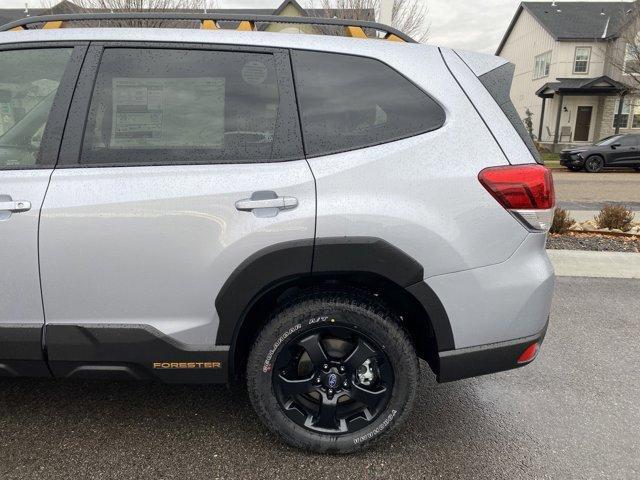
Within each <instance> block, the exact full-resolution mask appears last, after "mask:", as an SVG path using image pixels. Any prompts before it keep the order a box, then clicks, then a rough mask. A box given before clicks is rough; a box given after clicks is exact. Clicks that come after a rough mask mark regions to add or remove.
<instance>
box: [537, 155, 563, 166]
mask: <svg viewBox="0 0 640 480" xmlns="http://www.w3.org/2000/svg"><path fill="white" fill-rule="evenodd" d="M540 155H542V160H543V161H544V164H545V165H546V166H547V167H549V168H564V167H561V166H560V154H559V153H541V154H540Z"/></svg>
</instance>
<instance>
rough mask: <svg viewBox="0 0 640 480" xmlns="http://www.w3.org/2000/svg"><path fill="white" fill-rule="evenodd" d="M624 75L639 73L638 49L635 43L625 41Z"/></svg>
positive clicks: (639, 55) (639, 57) (639, 58)
mask: <svg viewBox="0 0 640 480" xmlns="http://www.w3.org/2000/svg"><path fill="white" fill-rule="evenodd" d="M623 71H624V74H625V75H638V74H640V51H639V49H638V46H637V45H632V44H630V43H627V46H626V48H625V52H624V68H623Z"/></svg>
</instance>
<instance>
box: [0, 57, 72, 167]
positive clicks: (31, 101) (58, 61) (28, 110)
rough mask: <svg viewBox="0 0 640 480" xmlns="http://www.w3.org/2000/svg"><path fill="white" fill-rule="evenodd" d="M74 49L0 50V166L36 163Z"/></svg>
mask: <svg viewBox="0 0 640 480" xmlns="http://www.w3.org/2000/svg"><path fill="white" fill-rule="evenodd" d="M71 52H72V49H71V48H47V49H37V50H36V49H34V50H7V51H2V52H0V168H2V167H13V168H20V167H24V168H28V167H30V166H33V165H35V164H36V162H37V159H38V153H39V150H40V142H41V141H42V134H43V133H44V129H45V126H46V124H47V119H48V118H49V113H50V111H51V107H52V106H53V101H54V98H55V95H56V92H57V91H58V86H59V85H60V81H61V80H62V75H63V74H64V71H65V69H66V67H67V63H68V62H69V60H70V58H71Z"/></svg>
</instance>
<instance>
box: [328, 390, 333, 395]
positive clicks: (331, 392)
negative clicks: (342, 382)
mask: <svg viewBox="0 0 640 480" xmlns="http://www.w3.org/2000/svg"><path fill="white" fill-rule="evenodd" d="M327 394H328V395H330V396H331V395H333V389H332V388H330V389H329V390H327Z"/></svg>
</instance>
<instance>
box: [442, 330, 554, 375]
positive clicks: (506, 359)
mask: <svg viewBox="0 0 640 480" xmlns="http://www.w3.org/2000/svg"><path fill="white" fill-rule="evenodd" d="M548 322H549V320H548V319H547V324H546V325H545V326H544V328H543V329H542V330H541V331H540V332H539V333H537V334H535V335H531V336H529V337H524V338H519V339H516V340H510V341H507V342H499V343H491V344H489V345H481V346H479V347H469V348H461V349H458V350H450V351H447V352H440V353H439V354H438V357H439V368H438V370H437V380H438V382H452V381H454V380H461V379H463V378H470V377H477V376H479V375H486V374H488V373H495V372H502V371H504V370H511V369H513V368H520V367H523V366H525V365H528V364H529V363H531V362H528V363H523V364H519V363H517V359H518V357H519V356H520V355H522V353H523V352H524V351H525V349H526V348H527V347H528V346H529V345H531V344H532V343H534V342H539V343H542V341H543V340H544V337H545V334H546V332H547V326H548Z"/></svg>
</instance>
